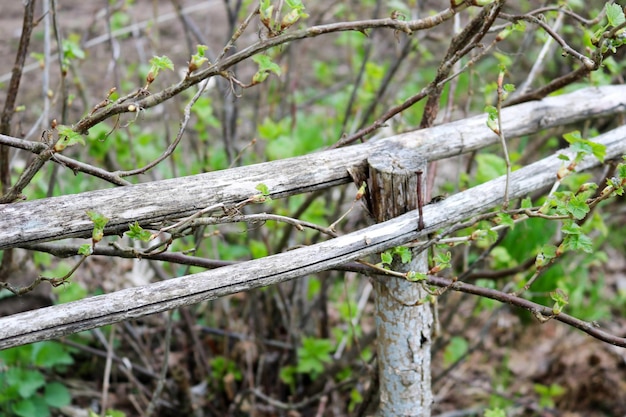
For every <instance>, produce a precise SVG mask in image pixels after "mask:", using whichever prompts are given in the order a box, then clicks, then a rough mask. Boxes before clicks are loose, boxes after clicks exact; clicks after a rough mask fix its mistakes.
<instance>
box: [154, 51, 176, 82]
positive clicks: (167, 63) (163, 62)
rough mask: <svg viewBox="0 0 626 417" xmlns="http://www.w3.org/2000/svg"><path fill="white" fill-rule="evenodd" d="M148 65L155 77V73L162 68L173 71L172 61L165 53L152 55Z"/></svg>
mask: <svg viewBox="0 0 626 417" xmlns="http://www.w3.org/2000/svg"><path fill="white" fill-rule="evenodd" d="M150 65H151V66H152V69H151V71H152V72H154V73H155V74H154V76H155V77H156V73H158V72H159V71H160V70H162V69H169V70H172V71H174V63H173V62H172V60H171V59H170V58H169V57H167V56H165V55H163V56H156V55H155V56H153V57H152V59H150Z"/></svg>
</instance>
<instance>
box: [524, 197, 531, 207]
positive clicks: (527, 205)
mask: <svg viewBox="0 0 626 417" xmlns="http://www.w3.org/2000/svg"><path fill="white" fill-rule="evenodd" d="M532 207H533V202H532V200H531V199H530V197H526V198H525V199H523V200H522V208H523V209H530V208H532Z"/></svg>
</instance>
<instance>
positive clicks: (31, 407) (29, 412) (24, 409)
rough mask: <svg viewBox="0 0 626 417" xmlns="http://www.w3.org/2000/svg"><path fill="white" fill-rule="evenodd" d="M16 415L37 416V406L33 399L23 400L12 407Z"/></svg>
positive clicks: (24, 416) (22, 416) (23, 416)
mask: <svg viewBox="0 0 626 417" xmlns="http://www.w3.org/2000/svg"><path fill="white" fill-rule="evenodd" d="M11 409H12V410H13V412H14V413H15V415H16V416H19V417H34V416H37V408H36V407H35V403H34V402H33V401H30V400H29V399H28V400H26V399H25V400H21V401H19V402H17V403H16V404H13V406H12V407H11Z"/></svg>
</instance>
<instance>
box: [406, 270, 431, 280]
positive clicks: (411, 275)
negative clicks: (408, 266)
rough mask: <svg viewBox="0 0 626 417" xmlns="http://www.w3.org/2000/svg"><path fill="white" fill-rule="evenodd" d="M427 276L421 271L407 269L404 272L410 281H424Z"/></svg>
mask: <svg viewBox="0 0 626 417" xmlns="http://www.w3.org/2000/svg"><path fill="white" fill-rule="evenodd" d="M426 278H428V276H427V275H426V274H425V273H423V272H415V271H409V272H407V273H406V279H407V280H408V281H411V282H417V281H424V280H425V279H426Z"/></svg>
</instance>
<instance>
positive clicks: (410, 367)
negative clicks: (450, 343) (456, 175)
mask: <svg viewBox="0 0 626 417" xmlns="http://www.w3.org/2000/svg"><path fill="white" fill-rule="evenodd" d="M367 163H368V169H369V173H368V188H369V190H368V191H369V204H370V205H371V207H370V209H371V211H372V214H373V216H374V218H375V219H376V221H377V222H383V221H386V220H389V219H392V218H394V217H397V216H399V215H401V214H404V213H406V212H408V211H411V210H415V209H416V208H417V206H418V194H417V190H418V187H417V182H418V180H420V181H423V179H424V178H426V160H425V159H424V157H423V156H421V155H420V154H419V153H417V152H415V151H412V150H410V149H402V150H400V151H399V152H381V153H380V154H377V155H375V156H373V157H370V158H369V159H368V160H367ZM418 172H419V173H420V174H418ZM422 189H423V183H422V184H421V185H420V190H422ZM416 227H418V225H417V224H416ZM392 269H393V270H395V271H401V272H408V271H416V272H426V271H427V270H428V254H427V253H426V252H423V253H420V254H413V257H412V260H411V262H410V263H408V264H402V263H401V261H400V260H396V259H395V258H394V264H393V265H392ZM374 288H375V293H376V296H375V304H376V331H377V337H378V338H377V358H378V372H379V379H380V405H379V409H378V415H379V416H381V417H390V416H394V417H398V416H421V417H424V416H430V410H431V404H432V401H433V396H432V391H431V377H430V355H431V352H430V348H431V328H432V323H433V316H432V312H431V307H430V305H429V303H420V301H421V300H423V299H424V298H425V297H426V295H427V294H426V292H425V290H424V289H423V288H422V287H421V286H420V285H418V284H416V283H412V282H409V281H407V280H404V279H401V278H396V277H385V278H381V279H377V280H376V281H375V282H374Z"/></svg>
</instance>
